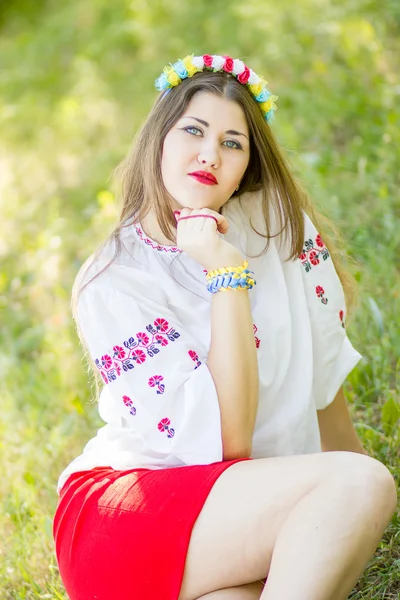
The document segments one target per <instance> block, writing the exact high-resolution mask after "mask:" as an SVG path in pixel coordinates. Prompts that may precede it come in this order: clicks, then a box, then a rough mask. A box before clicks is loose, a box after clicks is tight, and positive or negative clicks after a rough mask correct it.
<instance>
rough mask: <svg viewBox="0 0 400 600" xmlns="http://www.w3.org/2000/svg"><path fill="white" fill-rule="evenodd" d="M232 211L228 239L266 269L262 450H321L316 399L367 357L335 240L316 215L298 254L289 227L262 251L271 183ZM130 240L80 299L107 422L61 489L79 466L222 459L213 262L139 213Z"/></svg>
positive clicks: (256, 454) (259, 311)
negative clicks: (213, 357)
mask: <svg viewBox="0 0 400 600" xmlns="http://www.w3.org/2000/svg"><path fill="white" fill-rule="evenodd" d="M222 213H223V214H224V215H225V217H226V218H227V220H228V222H229V224H230V228H229V231H228V233H227V234H226V235H225V236H224V239H225V240H226V241H228V242H230V243H231V244H233V245H234V246H235V247H236V248H237V249H238V250H240V251H241V252H242V255H243V257H244V258H246V260H248V262H249V267H248V268H249V269H250V270H252V271H254V274H255V279H256V285H255V286H254V287H253V289H251V290H249V292H248V293H249V296H250V300H251V310H252V316H253V329H254V343H255V344H256V348H257V354H258V366H259V406H258V412H257V419H256V424H255V430H254V436H253V451H252V457H253V458H261V457H269V456H285V455H293V454H307V453H312V452H320V451H321V443H320V435H319V428H318V420H317V413H316V410H317V409H323V408H325V407H327V406H328V405H329V404H330V403H331V402H332V401H333V399H334V398H335V396H336V394H337V392H338V390H339V388H340V386H341V384H342V383H343V381H344V379H345V378H346V377H347V375H348V374H349V373H350V371H352V369H353V368H354V367H355V365H356V364H357V363H358V361H359V360H360V358H361V355H360V354H359V353H358V352H357V351H356V350H355V349H354V348H353V346H352V344H351V342H350V341H349V339H348V337H347V334H346V330H345V316H346V307H345V301H344V295H343V289H342V286H341V284H340V280H339V278H338V276H337V273H336V271H335V268H334V265H333V262H332V259H331V257H330V255H329V251H328V249H327V248H326V246H325V245H324V242H323V240H322V239H321V237H320V235H319V234H318V231H317V230H316V229H315V227H314V225H313V223H312V222H311V220H310V219H309V217H308V216H307V215H305V232H304V234H305V235H304V240H305V242H304V249H303V253H302V254H301V256H300V257H299V258H298V259H296V260H291V261H286V260H285V258H286V257H287V254H285V250H284V249H285V244H283V243H282V239H283V238H282V237H281V236H277V237H275V238H272V239H271V240H270V246H269V249H268V251H267V252H266V253H265V254H264V255H263V256H261V257H258V258H252V256H254V255H255V254H259V253H260V252H261V251H262V250H263V248H264V247H265V239H264V238H263V237H261V236H259V235H257V234H256V233H254V231H253V230H252V228H251V226H250V217H251V219H252V222H253V225H254V226H255V228H256V229H257V230H258V231H260V230H261V231H263V232H265V223H264V219H263V216H262V212H261V195H260V193H248V194H244V195H242V196H241V197H240V202H239V199H238V198H236V199H234V200H232V201H230V202H228V203H227V204H226V205H225V206H224V207H223V209H222ZM271 219H272V222H274V216H273V213H272V212H271ZM273 228H274V227H273ZM275 228H276V231H279V229H278V228H277V226H276V221H275ZM218 235H221V236H222V234H218ZM121 240H122V252H121V253H120V255H119V256H118V258H117V259H116V261H115V262H113V263H112V264H111V265H110V266H109V267H108V268H107V269H106V270H105V271H104V272H103V273H102V274H101V275H99V276H98V277H97V278H96V279H95V280H94V281H92V282H91V283H89V285H88V286H87V287H86V288H85V289H84V290H83V292H82V293H81V295H80V298H79V302H78V318H77V320H78V324H79V326H80V328H81V332H82V335H83V337H84V340H85V342H86V344H87V347H88V350H89V353H90V355H91V357H92V358H93V361H94V362H95V364H96V366H97V368H98V370H99V372H100V374H101V377H102V379H103V380H104V387H103V389H102V391H101V394H100V398H99V406H98V407H99V413H100V417H101V418H102V420H103V421H104V422H105V425H104V426H103V427H101V428H100V429H99V431H98V432H97V435H96V436H95V437H94V438H92V439H91V440H90V441H89V442H88V443H87V444H86V446H85V448H84V450H83V453H82V454H81V455H80V456H78V457H77V458H76V459H75V460H74V461H73V462H72V463H71V464H70V465H69V466H68V467H67V468H66V469H65V470H64V471H63V473H62V474H61V475H60V478H59V481H58V491H60V489H61V487H62V485H63V484H64V483H65V482H66V480H67V478H68V476H69V475H70V474H72V473H74V472H77V471H84V470H88V469H91V468H93V467H96V466H111V467H112V468H114V469H131V468H136V467H138V468H139V467H141V468H149V469H161V468H166V467H178V466H185V465H194V464H209V463H213V462H217V461H221V460H222V459H223V453H222V438H221V421H220V410H219V404H218V397H217V392H216V387H215V385H214V381H213V378H212V376H211V373H210V371H209V369H208V367H207V354H208V351H209V347H210V339H211V324H210V319H211V299H212V294H211V293H210V292H208V291H207V289H206V277H205V273H206V271H205V270H204V269H203V267H202V266H201V265H200V264H199V263H197V262H196V261H194V260H193V259H192V258H191V257H189V256H188V255H187V254H185V253H184V252H182V251H181V250H180V249H179V248H176V247H173V246H161V245H159V244H157V243H156V242H154V241H153V240H151V239H149V238H148V237H147V236H146V235H145V234H144V232H143V230H142V229H141V227H140V225H139V224H134V223H133V220H132V219H131V220H128V221H127V222H126V227H124V228H123V232H122V235H121ZM114 248H115V246H114V245H113V244H112V243H108V244H107V245H106V246H105V248H104V250H103V251H102V254H101V256H100V258H99V259H98V260H97V262H96V263H95V264H94V265H93V267H91V269H90V270H89V271H88V272H87V274H86V275H84V280H83V281H86V279H85V277H86V278H87V277H88V276H89V275H90V276H92V274H94V273H97V272H98V271H99V270H101V267H102V266H103V264H104V265H105V264H107V263H108V262H109V260H110V259H111V258H112V257H113V255H114ZM286 249H287V245H286ZM286 252H287V250H286ZM249 255H250V256H249ZM230 293H234V292H230ZM243 360H246V357H245V356H243Z"/></svg>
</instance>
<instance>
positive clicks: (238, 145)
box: [226, 140, 242, 150]
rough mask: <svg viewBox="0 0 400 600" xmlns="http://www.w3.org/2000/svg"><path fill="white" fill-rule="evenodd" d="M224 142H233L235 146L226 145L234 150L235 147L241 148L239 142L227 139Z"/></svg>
mask: <svg viewBox="0 0 400 600" xmlns="http://www.w3.org/2000/svg"><path fill="white" fill-rule="evenodd" d="M226 144H235V146H228V148H232V149H233V150H235V148H237V149H238V150H241V149H242V146H241V145H240V144H239V142H235V140H227V141H226Z"/></svg>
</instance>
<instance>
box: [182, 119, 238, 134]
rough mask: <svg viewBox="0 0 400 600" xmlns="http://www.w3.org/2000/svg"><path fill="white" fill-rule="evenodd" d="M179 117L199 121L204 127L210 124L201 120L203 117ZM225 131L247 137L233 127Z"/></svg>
mask: <svg viewBox="0 0 400 600" xmlns="http://www.w3.org/2000/svg"><path fill="white" fill-rule="evenodd" d="M181 118H182V119H194V120H195V121H198V122H199V123H201V124H202V125H204V127H209V126H210V124H209V123H207V121H203V119H198V118H197V117H189V116H185V117H181ZM225 133H229V134H230V135H242V136H243V137H245V138H246V139H249V138H248V137H247V135H245V134H244V133H240V131H235V130H234V129H228V131H225Z"/></svg>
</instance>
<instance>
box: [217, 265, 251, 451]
mask: <svg viewBox="0 0 400 600" xmlns="http://www.w3.org/2000/svg"><path fill="white" fill-rule="evenodd" d="M242 260H243V259H240V258H239V260H238V261H236V262H235V263H229V264H239V263H240V262H241V261H242ZM211 305H212V306H211V346H210V350H209V353H208V360H207V366H208V368H209V370H210V372H211V375H212V378H213V380H214V383H215V387H216V389H217V394H218V402H219V406H220V411H221V428H222V444H223V458H224V460H230V459H233V458H238V457H245V456H250V455H251V450H252V439H253V433H254V425H255V420H256V414H257V407H258V391H259V376H258V361H257V354H256V345H255V341H254V331H253V320H252V315H251V307H250V298H249V291H247V290H240V291H227V292H218V293H216V294H213V298H212V300H211Z"/></svg>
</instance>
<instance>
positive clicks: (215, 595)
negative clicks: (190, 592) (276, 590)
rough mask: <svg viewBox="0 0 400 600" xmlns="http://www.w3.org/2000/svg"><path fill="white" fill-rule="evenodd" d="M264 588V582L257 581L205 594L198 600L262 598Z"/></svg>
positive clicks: (253, 599)
mask: <svg viewBox="0 0 400 600" xmlns="http://www.w3.org/2000/svg"><path fill="white" fill-rule="evenodd" d="M263 588H264V585H263V583H262V582H258V581H257V582H255V583H249V584H247V585H241V586H238V587H230V588H225V589H223V590H217V591H216V592H210V593H209V594H206V595H205V596H201V597H200V598H197V600H260V595H261V592H262V590H263Z"/></svg>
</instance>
